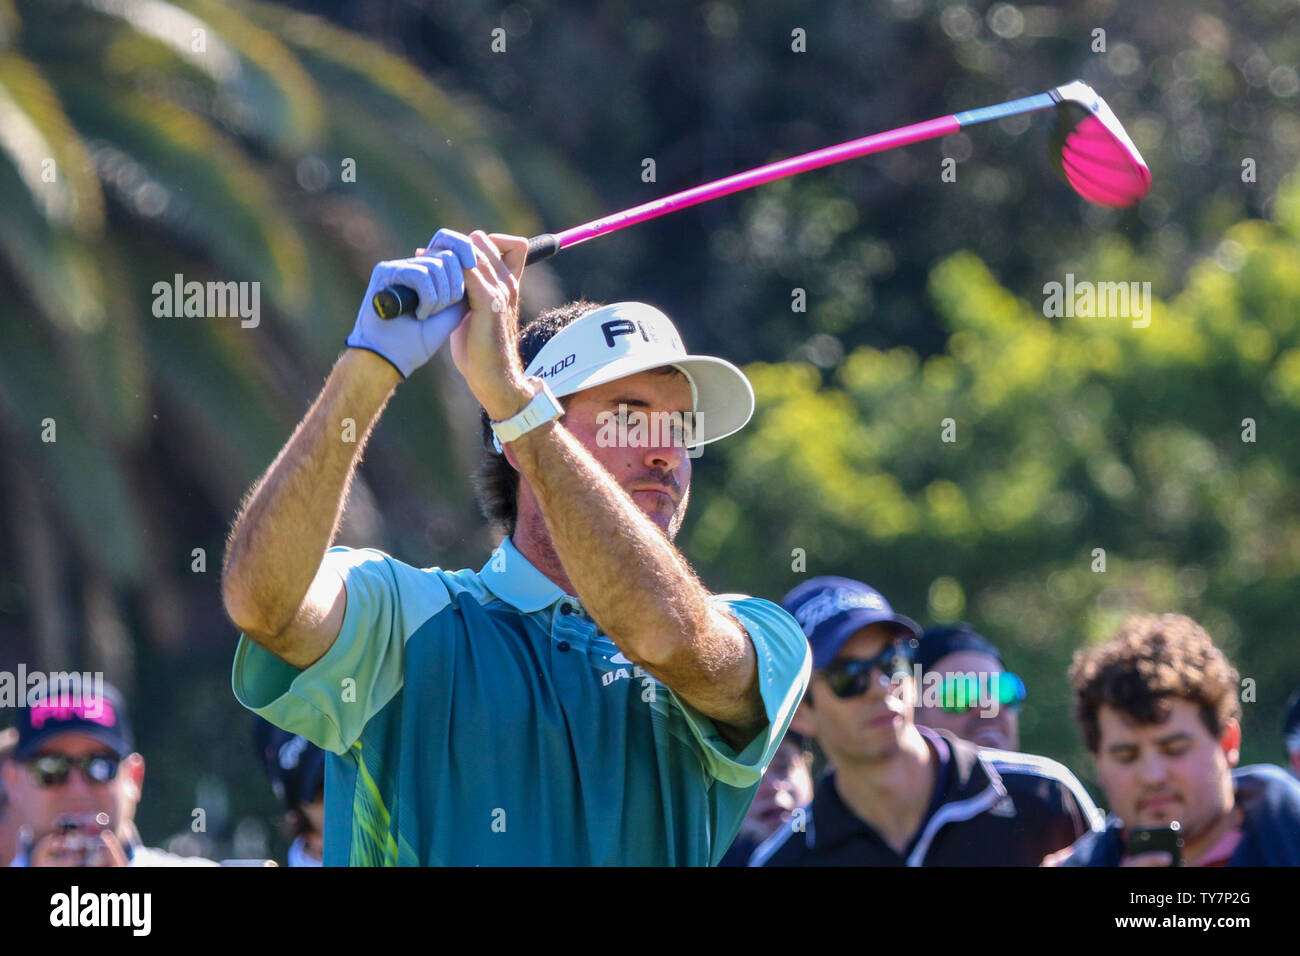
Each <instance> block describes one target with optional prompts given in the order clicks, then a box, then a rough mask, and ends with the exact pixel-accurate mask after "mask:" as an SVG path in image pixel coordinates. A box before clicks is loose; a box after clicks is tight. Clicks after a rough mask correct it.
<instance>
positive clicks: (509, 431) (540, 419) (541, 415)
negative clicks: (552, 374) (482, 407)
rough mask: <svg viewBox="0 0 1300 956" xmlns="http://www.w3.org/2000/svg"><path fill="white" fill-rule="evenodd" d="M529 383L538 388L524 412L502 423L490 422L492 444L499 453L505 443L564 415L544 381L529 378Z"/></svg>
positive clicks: (556, 399) (557, 400) (562, 408)
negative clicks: (534, 383)
mask: <svg viewBox="0 0 1300 956" xmlns="http://www.w3.org/2000/svg"><path fill="white" fill-rule="evenodd" d="M528 380H529V381H530V382H536V383H537V385H538V386H539V387H538V389H537V392H536V394H534V395H533V400H532V401H531V402H529V403H528V404H527V405H525V406H524V410H523V411H521V412H520V413H519V414H518V415H515V416H514V417H513V418H507V419H506V420H505V421H503V422H492V423H491V425H492V435H493V439H492V444H493V445H495V446H496V449H497V451H498V452H500V451H501V450H502V449H501V446H502V445H503V444H504V443H505V442H509V441H515V440H516V439H518V438H519V437H520V436H522V435H526V434H528V433H529V432H530V431H532V430H533V429H534V428H540V427H541V426H542V425H545V424H546V423H547V422H553V421H555V419H557V418H559V417H560V416H562V415H563V414H564V406H563V405H561V404H560V400H559V399H558V398H556V397H555V393H554V392H552V391H551V388H550V386H549V385H547V384H546V379H543V378H536V377H533V378H529V379H528Z"/></svg>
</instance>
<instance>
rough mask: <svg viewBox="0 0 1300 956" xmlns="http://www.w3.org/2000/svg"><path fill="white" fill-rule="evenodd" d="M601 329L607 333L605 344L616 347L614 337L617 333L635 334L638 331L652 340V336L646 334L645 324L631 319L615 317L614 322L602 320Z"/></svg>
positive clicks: (643, 336)
mask: <svg viewBox="0 0 1300 956" xmlns="http://www.w3.org/2000/svg"><path fill="white" fill-rule="evenodd" d="M600 331H602V332H604V333H605V344H606V345H608V346H609V347H610V348H613V347H614V337H615V336H616V335H635V334H636V333H637V332H638V331H640V333H641V338H643V339H645V340H646V341H647V342H649V341H650V336H648V335H646V334H645V326H644V325H642V324H641V323H640V322H634V321H632V320H631V319H614V321H612V322H602V323H600Z"/></svg>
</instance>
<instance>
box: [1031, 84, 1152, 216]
mask: <svg viewBox="0 0 1300 956" xmlns="http://www.w3.org/2000/svg"><path fill="white" fill-rule="evenodd" d="M1052 98H1053V99H1055V100H1056V102H1057V106H1056V127H1055V129H1054V130H1053V133H1052V161H1053V163H1055V165H1056V168H1057V170H1058V171H1059V172H1060V173H1061V175H1062V176H1063V177H1064V178H1065V181H1066V182H1068V183H1069V184H1070V186H1071V188H1072V189H1074V191H1075V192H1077V193H1078V194H1079V195H1080V196H1082V197H1083V198H1084V199H1086V200H1088V202H1091V203H1096V204H1097V205H1099V206H1110V207H1111V208H1115V209H1123V208H1125V207H1128V206H1131V205H1133V204H1134V203H1135V202H1137V201H1138V200H1139V199H1141V198H1142V197H1143V196H1145V195H1146V194H1147V193H1148V192H1150V190H1151V170H1150V169H1148V168H1147V164H1146V161H1145V160H1144V159H1143V158H1142V154H1141V153H1139V152H1138V148H1137V147H1136V146H1135V145H1133V140H1131V139H1129V136H1128V133H1126V132H1124V127H1123V126H1121V125H1120V122H1119V120H1118V119H1117V118H1116V116H1115V114H1114V113H1113V112H1112V111H1111V108H1110V107H1109V106H1107V105H1106V101H1105V100H1103V99H1102V98H1101V97H1100V96H1098V95H1097V93H1096V91H1094V90H1093V88H1092V87H1090V86H1089V85H1088V84H1087V83H1084V82H1083V81H1081V80H1075V81H1074V82H1073V83H1066V84H1065V85H1064V86H1058V87H1057V88H1056V89H1054V90H1052Z"/></svg>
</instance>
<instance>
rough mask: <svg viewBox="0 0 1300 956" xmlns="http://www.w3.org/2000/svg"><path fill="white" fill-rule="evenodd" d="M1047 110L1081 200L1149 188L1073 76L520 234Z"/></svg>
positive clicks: (408, 307) (393, 298)
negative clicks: (1052, 113)
mask: <svg viewBox="0 0 1300 956" xmlns="http://www.w3.org/2000/svg"><path fill="white" fill-rule="evenodd" d="M1052 108H1055V109H1056V110H1057V127H1056V133H1055V135H1054V136H1053V140H1052V145H1053V153H1052V159H1053V162H1054V163H1055V164H1056V166H1057V168H1058V169H1059V170H1060V171H1061V174H1062V175H1063V176H1064V177H1065V180H1066V182H1068V183H1069V184H1070V186H1071V187H1072V188H1073V189H1074V191H1075V192H1077V193H1078V194H1079V195H1080V196H1082V197H1083V198H1084V199H1086V200H1088V201H1089V202H1092V203H1097V204H1098V205H1101V206H1112V207H1116V208H1122V207H1125V206H1131V205H1133V204H1134V203H1135V202H1137V201H1138V200H1139V199H1141V198H1142V197H1143V196H1145V195H1146V194H1147V192H1148V191H1149V190H1150V188H1151V171H1150V170H1149V169H1147V164H1146V163H1145V162H1144V161H1143V159H1142V154H1141V153H1139V152H1138V149H1137V147H1136V146H1134V145H1133V141H1132V140H1131V139H1129V137H1128V134H1127V133H1125V132H1124V127H1123V126H1121V125H1120V122H1119V120H1118V119H1116V117H1115V114H1114V113H1113V112H1111V109H1110V107H1109V106H1107V105H1106V101H1105V100H1103V99H1102V98H1101V97H1100V96H1098V95H1097V93H1096V91H1094V90H1093V88H1092V87H1090V86H1089V85H1088V84H1087V83H1084V82H1083V81H1082V80H1075V81H1074V82H1072V83H1066V84H1065V85H1064V86H1058V87H1056V88H1055V89H1054V90H1050V91H1048V92H1047V93H1039V94H1038V95H1037V96H1027V97H1024V98H1023V99H1018V100H1010V101H1009V102H1006V103H999V104H998V105H997V106H986V107H984V108H983V109H977V110H966V111H965V112H962V113H953V114H952V115H950V116H941V117H939V118H938V119H932V120H927V121H925V122H924V123H914V124H913V125H911V126H902V127H899V128H898V129H892V130H888V131H887V132H884V133H875V134H873V135H871V136H864V137H862V138H861V139H854V140H849V141H848V142H847V143H840V144H838V145H836V146H827V147H825V148H824V149H818V150H814V151H812V152H810V153H803V154H802V155H800V156H792V157H791V158H789V159H782V160H779V161H778V162H775V163H768V164H767V165H766V166H759V167H757V168H756V169H751V170H748V171H747V172H743V173H736V174H734V175H731V176H726V177H724V178H723V179H718V180H714V181H713V182H711V183H705V184H704V185H702V186H694V187H692V188H691V189H686V190H683V191H682V192H679V193H673V194H672V195H671V196H664V197H663V198H662V199H655V200H652V201H650V202H648V203H642V204H641V205H640V206H633V207H632V208H631V209H624V210H623V211H622V212H616V213H613V214H612V215H609V216H605V217H604V218H602V219H594V220H592V221H591V222H585V223H583V224H582V225H580V226H574V227H573V228H571V229H566V230H564V231H563V232H559V233H543V234H542V235H540V236H534V237H533V238H531V239H529V240H528V261H529V262H537V261H538V260H541V259H548V258H550V257H551V256H553V255H555V254H556V253H557V252H559V251H560V250H561V249H568V248H569V247H570V246H576V245H578V244H579V243H582V242H586V241H587V240H588V239H594V238H596V237H597V236H603V235H608V234H609V233H611V232H617V231H618V230H619V229H625V228H627V227H628V226H633V225H636V224H637V223H638V222H645V221H646V220H647V219H656V218H658V217H659V216H664V215H667V214H668V213H670V212H676V211H677V210H679V209H685V208H686V207H688V206H695V205H698V204H699V203H702V202H708V201H709V200H710V199H717V198H718V197H719V196H726V195H728V194H730V193H734V192H739V191H740V190H742V189H750V188H752V187H754V186H761V185H762V184H763V183H768V182H771V181H772V180H774V179H783V178H784V177H786V176H795V175H798V174H799V173H805V172H807V171H808V170H810V169H819V168H820V167H822V166H829V165H831V164H833V163H842V162H844V161H845V160H847V159H856V158H857V157H859V156H867V155H869V154H871V153H882V152H884V151H886V150H889V149H894V148H896V147H898V146H907V145H908V144H910V143H919V142H921V141H922V140H927V139H937V138H938V137H940V136H947V135H948V134H949V133H955V132H957V131H958V130H960V129H962V128H963V127H966V126H974V125H975V124H976V123H987V122H988V121H989V120H996V119H1002V118H1003V117H1006V116H1016V115H1018V114H1020V113H1034V112H1038V111H1040V110H1046V109H1052ZM372 302H373V304H374V307H375V312H376V313H377V314H378V315H379V316H380V317H381V318H385V319H391V318H395V317H396V316H399V315H402V314H404V313H408V312H414V311H415V308H416V305H417V304H418V303H419V298H418V296H417V295H416V293H415V290H413V289H411V288H409V287H407V286H400V285H399V286H390V287H389V288H387V289H382V290H380V291H379V292H377V293H375V296H374V298H373V299H372Z"/></svg>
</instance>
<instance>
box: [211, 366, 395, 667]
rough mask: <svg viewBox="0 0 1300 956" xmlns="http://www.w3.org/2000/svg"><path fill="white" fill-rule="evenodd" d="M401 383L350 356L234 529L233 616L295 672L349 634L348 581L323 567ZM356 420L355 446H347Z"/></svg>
mask: <svg viewBox="0 0 1300 956" xmlns="http://www.w3.org/2000/svg"><path fill="white" fill-rule="evenodd" d="M400 380H401V375H400V374H399V373H398V372H397V370H396V369H395V368H394V367H393V366H392V365H390V364H389V363H388V362H387V361H385V360H384V359H382V358H380V357H379V356H378V355H376V354H374V353H373V352H369V351H365V350H362V349H348V351H346V352H345V353H344V354H343V356H342V357H341V358H340V359H339V361H338V363H337V364H336V365H335V366H334V370H333V371H332V372H331V373H330V376H329V379H328V380H327V381H326V383H325V387H324V389H322V391H321V393H320V395H319V396H318V397H317V399H316V401H315V403H314V404H313V405H312V407H311V410H310V411H309V412H308V413H307V416H306V417H305V418H304V419H303V420H302V422H301V423H300V424H299V425H298V428H297V429H296V430H295V431H294V433H293V437H292V438H290V439H289V442H288V443H287V444H286V445H285V446H284V448H283V449H282V450H281V451H280V454H279V455H278V456H277V457H276V459H275V461H274V462H273V463H272V464H271V467H270V468H269V469H267V472H266V474H265V475H263V476H262V478H261V479H260V480H259V481H258V482H257V484H256V485H254V487H253V490H252V492H251V493H250V494H249V496H248V498H247V500H246V501H245V503H244V507H243V508H242V509H241V511H240V513H239V516H238V517H237V518H236V519H235V525H234V528H233V529H232V531H231V534H230V541H229V543H228V545H227V547H226V560H225V568H224V570H223V573H222V581H221V590H222V598H223V600H224V601H225V605H226V613H227V614H229V615H230V619H231V620H232V621H234V623H235V624H236V626H238V627H239V629H240V630H241V631H243V632H244V633H245V634H247V635H248V637H249V638H250V639H251V640H254V641H256V642H257V643H258V644H260V645H262V646H263V647H265V648H266V649H267V650H269V651H271V652H272V653H273V654H276V655H277V656H278V657H280V658H281V659H283V660H284V661H286V662H287V663H289V664H292V665H293V666H295V667H299V668H302V667H307V666H308V665H310V664H312V663H314V662H315V661H316V660H318V659H319V658H320V657H321V656H322V655H323V654H324V653H325V652H326V651H327V650H329V648H330V645H331V644H333V643H334V639H335V638H336V637H338V633H339V628H340V627H341V626H342V624H343V612H344V611H345V610H346V601H347V596H346V593H345V592H344V589H343V580H342V578H340V577H339V576H338V574H337V573H335V572H334V571H332V570H329V569H322V568H321V560H322V559H323V558H324V556H325V551H326V550H327V549H328V548H329V546H330V543H331V542H332V541H333V539H334V534H335V532H336V531H337V530H338V523H339V519H340V517H341V515H342V512H343V504H344V502H345V500H346V498H347V490H348V486H349V484H350V483H351V481H352V476H353V473H354V472H355V470H356V465H357V462H358V461H359V460H360V458H361V454H362V451H363V449H364V447H365V443H366V439H367V438H368V437H369V433H370V430H371V427H372V426H373V424H374V422H375V421H376V420H377V419H378V417H379V413H380V411H381V410H382V409H383V407H384V404H385V403H386V402H387V401H388V398H389V396H390V395H392V393H393V389H394V388H395V387H396V385H397V383H398V382H399V381H400ZM348 419H351V420H352V421H353V422H355V423H356V432H357V433H358V435H359V438H358V440H357V441H355V442H351V441H345V440H344V437H345V434H346V431H345V428H344V425H345V422H346V421H347V420H348Z"/></svg>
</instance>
